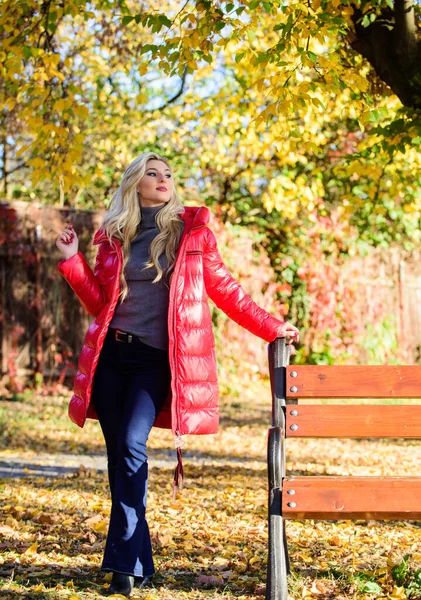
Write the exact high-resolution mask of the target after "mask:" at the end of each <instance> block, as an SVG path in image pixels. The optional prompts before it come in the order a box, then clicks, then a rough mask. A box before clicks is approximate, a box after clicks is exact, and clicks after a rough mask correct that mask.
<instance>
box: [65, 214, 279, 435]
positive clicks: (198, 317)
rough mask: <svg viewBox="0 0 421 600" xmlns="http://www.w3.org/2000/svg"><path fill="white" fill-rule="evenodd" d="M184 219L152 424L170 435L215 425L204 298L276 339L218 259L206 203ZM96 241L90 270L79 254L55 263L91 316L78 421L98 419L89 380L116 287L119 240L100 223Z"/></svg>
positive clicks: (75, 411)
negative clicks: (162, 395)
mask: <svg viewBox="0 0 421 600" xmlns="http://www.w3.org/2000/svg"><path fill="white" fill-rule="evenodd" d="M181 218H182V219H183V221H184V223H185V227H184V233H183V236H182V238H181V241H180V246H179V249H178V253H177V258H176V264H175V268H174V272H173V276H172V278H171V284H170V299H169V310H168V333H169V359H170V366H171V373H172V380H171V390H170V392H169V395H168V398H167V400H166V402H165V405H164V407H163V409H162V410H161V412H160V413H159V415H158V417H157V419H156V421H155V424H154V425H155V426H156V427H163V428H166V429H172V432H173V434H174V435H177V436H180V435H184V434H207V433H216V432H217V431H218V424H219V411H218V383H217V369H216V357H215V341H214V337H213V331H212V320H211V314H210V309H209V305H208V302H207V299H208V296H209V297H210V298H211V299H212V300H213V301H214V302H215V304H216V305H217V306H218V307H219V308H221V309H222V310H223V311H224V312H225V313H226V314H227V315H228V316H229V317H230V318H231V319H233V320H234V321H236V322H237V323H238V324H239V325H241V326H242V327H245V328H246V329H248V330H249V331H251V332H252V333H254V334H255V335H257V336H259V337H261V338H263V339H264V340H266V341H267V342H271V341H273V340H274V339H275V338H276V337H277V329H278V328H279V325H280V324H281V321H280V320H278V319H276V318H275V317H272V316H271V315H270V314H269V313H267V312H266V311H265V310H263V309H262V308H260V307H259V306H257V304H255V303H254V302H253V301H252V300H251V298H250V297H249V296H248V295H247V294H246V293H245V291H244V290H243V288H242V287H241V286H240V284H239V283H238V282H237V281H236V280H235V279H234V278H233V277H232V276H231V274H230V273H229V271H228V269H227V268H226V266H225V265H224V263H223V262H222V259H221V256H220V254H219V251H218V249H217V246H216V240H215V236H214V235H213V233H212V232H211V230H210V229H209V228H208V227H206V224H207V223H208V222H209V210H208V209H207V208H206V207H185V210H184V213H182V214H181ZM94 244H100V246H99V251H98V254H97V258H96V263H95V268H94V271H93V272H92V270H91V268H90V267H89V265H88V263H87V261H86V260H85V258H84V257H83V255H82V254H81V253H80V252H79V253H78V254H75V256H72V258H69V259H68V260H65V259H64V260H62V261H61V262H60V263H59V264H58V266H57V268H58V270H59V271H60V273H61V274H62V275H63V277H64V278H65V279H66V280H67V282H68V283H69V285H70V286H71V288H72V289H73V290H74V292H75V293H76V295H77V296H78V298H79V300H80V302H81V304H82V306H83V307H84V308H85V310H86V311H87V312H88V313H89V314H91V315H93V316H94V317H95V320H94V321H93V322H92V323H91V325H90V327H89V329H88V331H87V333H86V336H85V341H84V346H83V348H82V351H81V354H80V357H79V363H78V373H77V375H76V378H75V382H74V394H73V396H72V399H71V401H70V406H69V416H70V418H71V419H72V421H74V422H75V423H77V425H79V426H80V427H83V425H84V424H85V420H86V418H87V417H91V418H94V419H95V418H97V416H96V414H95V411H94V408H93V406H90V399H91V392H92V383H93V379H94V374H95V369H96V366H97V364H98V359H99V355H100V352H101V348H102V345H103V343H104V338H105V336H106V334H107V330H108V326H109V324H110V321H111V319H112V316H113V313H114V309H115V307H116V304H117V301H118V295H119V291H120V271H121V266H122V251H121V244H120V242H118V241H117V240H116V246H117V250H114V249H113V248H112V246H111V244H110V243H109V242H108V240H107V237H106V235H105V233H104V232H103V231H102V230H101V229H99V230H98V231H97V232H96V234H95V237H94Z"/></svg>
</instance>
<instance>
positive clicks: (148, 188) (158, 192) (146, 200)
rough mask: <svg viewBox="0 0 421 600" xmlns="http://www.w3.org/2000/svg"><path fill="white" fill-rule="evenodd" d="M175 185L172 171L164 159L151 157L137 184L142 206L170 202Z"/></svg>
mask: <svg viewBox="0 0 421 600" xmlns="http://www.w3.org/2000/svg"><path fill="white" fill-rule="evenodd" d="M173 187H174V182H173V178H172V173H171V171H170V169H169V168H168V167H167V165H166V164H165V163H164V162H162V160H156V159H155V158H151V160H148V162H147V163H146V172H145V174H144V176H143V177H142V179H141V180H140V181H139V183H138V184H137V188H136V189H137V191H138V192H139V196H140V198H139V199H140V205H141V206H159V205H160V204H163V203H164V202H168V201H169V199H170V198H171V193H172V190H173Z"/></svg>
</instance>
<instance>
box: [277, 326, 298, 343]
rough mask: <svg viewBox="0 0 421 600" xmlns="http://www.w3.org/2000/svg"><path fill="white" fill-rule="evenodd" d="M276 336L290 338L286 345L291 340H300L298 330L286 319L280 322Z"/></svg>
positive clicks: (291, 341)
mask: <svg viewBox="0 0 421 600" xmlns="http://www.w3.org/2000/svg"><path fill="white" fill-rule="evenodd" d="M277 337H281V338H290V339H289V340H288V345H290V344H292V343H293V342H299V341H300V332H299V331H298V329H297V328H296V327H295V326H294V325H292V324H291V323H288V321H286V322H285V323H282V324H281V325H280V326H279V329H278V331H277Z"/></svg>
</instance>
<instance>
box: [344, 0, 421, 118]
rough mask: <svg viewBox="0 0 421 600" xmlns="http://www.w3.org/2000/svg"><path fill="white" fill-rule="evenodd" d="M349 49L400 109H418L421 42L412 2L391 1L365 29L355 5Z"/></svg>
mask: <svg viewBox="0 0 421 600" xmlns="http://www.w3.org/2000/svg"><path fill="white" fill-rule="evenodd" d="M353 8H354V14H353V16H352V20H353V22H354V26H355V35H356V37H355V39H354V40H353V41H352V42H351V46H352V48H353V49H354V50H355V51H356V52H359V53H360V54H361V55H362V56H364V58H366V59H367V60H368V61H369V63H370V64H371V65H372V67H373V68H374V70H375V71H376V73H377V75H378V76H379V78H380V79H381V80H382V81H384V82H385V83H386V84H387V85H388V86H389V87H390V88H391V89H392V90H393V92H394V93H395V94H396V95H397V96H398V98H399V99H400V101H401V102H402V104H403V105H404V106H408V107H412V108H416V109H419V108H421V39H417V34H416V24H415V13H414V4H413V0H395V5H394V9H393V10H392V9H391V8H385V9H384V10H383V11H382V13H381V15H380V16H378V17H377V19H376V20H375V21H374V22H373V23H372V24H371V25H369V26H368V27H364V26H363V25H362V23H361V20H362V18H363V16H364V15H363V13H362V11H361V9H360V8H357V7H356V6H354V7H353Z"/></svg>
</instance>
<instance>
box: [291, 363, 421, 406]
mask: <svg viewBox="0 0 421 600" xmlns="http://www.w3.org/2000/svg"><path fill="white" fill-rule="evenodd" d="M286 384H287V385H286V394H287V398H290V399H294V398H421V368H420V367H419V366H407V365H405V366H396V367H395V366H379V367H378V366H373V365H369V366H353V365H352V366H351V365H350V366H333V365H328V366H323V365H321V366H319V365H311V366H307V365H289V366H288V367H287V382H286Z"/></svg>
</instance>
